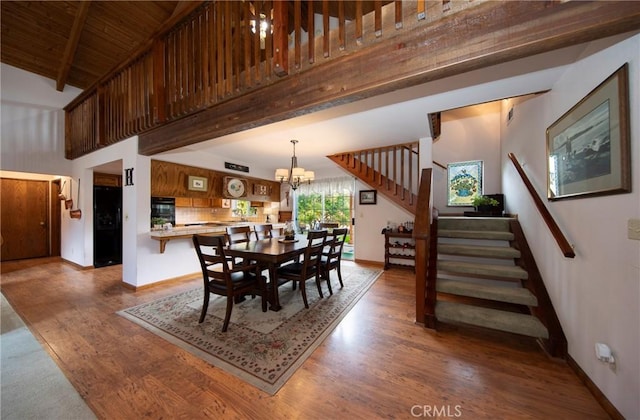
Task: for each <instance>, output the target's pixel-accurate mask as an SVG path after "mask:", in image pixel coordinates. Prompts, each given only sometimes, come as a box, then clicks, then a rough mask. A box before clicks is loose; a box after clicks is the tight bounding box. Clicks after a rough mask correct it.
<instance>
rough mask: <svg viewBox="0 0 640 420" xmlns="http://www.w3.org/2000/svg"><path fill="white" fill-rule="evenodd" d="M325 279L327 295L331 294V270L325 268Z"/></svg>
mask: <svg viewBox="0 0 640 420" xmlns="http://www.w3.org/2000/svg"><path fill="white" fill-rule="evenodd" d="M325 275H326V279H327V287H328V288H329V295H333V290H332V289H331V270H329V269H327V270H326V271H325Z"/></svg>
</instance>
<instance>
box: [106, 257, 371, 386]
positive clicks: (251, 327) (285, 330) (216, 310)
mask: <svg viewBox="0 0 640 420" xmlns="http://www.w3.org/2000/svg"><path fill="white" fill-rule="evenodd" d="M381 273H382V271H380V270H377V269H372V268H363V267H356V266H355V264H353V263H352V262H348V261H343V263H342V279H343V282H344V288H343V289H341V288H340V283H339V282H338V277H337V274H336V273H335V270H334V271H332V272H331V285H332V287H333V296H329V293H328V291H327V288H326V283H325V282H324V281H323V282H322V286H323V293H324V299H320V297H319V295H318V290H317V288H316V286H315V283H314V282H313V280H309V281H308V282H307V297H308V299H309V309H305V308H304V304H303V302H302V296H301V295H300V290H299V289H296V290H292V287H291V283H287V284H284V285H282V286H280V289H279V291H280V304H281V305H282V310H280V311H278V312H273V311H267V312H262V310H261V302H260V298H256V299H251V298H247V300H245V301H244V302H241V303H239V304H235V305H234V307H233V312H232V314H231V322H230V324H229V329H228V330H227V332H226V333H223V332H221V329H222V322H223V319H224V313H225V305H226V298H223V297H218V296H215V295H211V301H210V302H209V310H208V311H207V317H206V318H205V321H204V322H203V323H202V324H198V319H199V317H200V311H201V310H202V293H203V292H202V288H201V287H199V288H197V289H194V290H190V291H187V292H183V293H179V294H177V295H173V296H169V297H166V298H163V299H159V300H156V301H153V302H150V303H145V304H142V305H138V306H134V307H133V308H129V309H125V310H123V311H120V312H118V314H119V315H121V316H123V317H125V318H127V319H129V320H131V321H133V322H135V323H137V324H139V325H141V326H143V327H144V328H146V329H148V330H149V331H151V332H153V333H155V334H157V335H159V336H160V337H162V338H164V339H166V340H168V341H170V342H171V343H173V344H176V345H178V346H180V347H182V348H183V349H185V350H187V351H189V352H191V353H193V354H194V355H196V356H198V357H200V358H202V359H204V360H206V361H208V362H209V363H211V364H213V365H214V366H218V367H220V368H221V369H223V370H225V371H227V372H230V373H232V374H233V375H235V376H237V377H239V378H240V379H242V380H244V381H246V382H248V383H250V384H252V385H254V386H256V387H258V388H260V389H261V390H263V391H265V392H268V393H269V394H271V395H274V394H275V393H276V392H278V390H279V389H280V388H281V387H282V385H284V383H285V382H286V381H287V380H288V379H289V378H290V377H291V375H293V373H294V372H295V371H296V369H297V368H298V367H300V366H301V365H302V363H303V362H304V361H305V360H306V359H307V358H308V357H309V356H310V355H311V353H313V351H314V350H315V349H316V348H317V347H318V346H319V345H320V343H322V340H323V339H324V338H325V337H326V336H327V335H328V334H329V333H330V332H331V331H332V330H333V329H334V328H335V327H336V325H338V323H339V322H340V320H341V319H342V318H343V317H344V316H345V315H346V314H347V313H348V312H349V310H350V309H351V308H352V307H353V306H354V305H355V304H356V303H357V302H358V300H359V299H360V298H361V297H362V296H363V295H364V294H365V292H366V291H367V290H368V289H369V287H371V285H372V284H373V283H374V282H375V280H376V279H377V278H378V277H379V276H380V274H381Z"/></svg>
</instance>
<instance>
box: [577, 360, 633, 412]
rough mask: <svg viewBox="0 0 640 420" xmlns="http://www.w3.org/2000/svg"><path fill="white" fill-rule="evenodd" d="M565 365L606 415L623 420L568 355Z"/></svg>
mask: <svg viewBox="0 0 640 420" xmlns="http://www.w3.org/2000/svg"><path fill="white" fill-rule="evenodd" d="M567 364H568V365H569V367H570V368H571V369H573V371H574V372H575V373H576V375H578V378H580V380H581V381H582V383H584V384H585V386H586V387H587V389H588V390H589V392H591V394H592V395H593V396H594V398H595V399H596V401H597V402H598V404H600V406H601V407H602V408H603V409H604V411H606V412H607V414H608V415H609V416H610V417H611V418H612V419H615V420H624V416H623V415H622V414H621V413H620V412H619V411H618V409H617V408H616V407H615V406H614V405H613V404H611V401H609V400H608V399H607V397H606V396H605V395H604V394H603V393H602V391H600V388H598V387H597V386H596V384H594V383H593V381H592V380H591V378H589V376H588V375H587V374H586V373H585V372H584V370H582V368H581V367H580V365H578V363H577V362H576V361H575V360H573V358H572V357H571V355H570V354H567Z"/></svg>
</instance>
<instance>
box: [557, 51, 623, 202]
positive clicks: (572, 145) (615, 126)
mask: <svg viewBox="0 0 640 420" xmlns="http://www.w3.org/2000/svg"><path fill="white" fill-rule="evenodd" d="M628 86H629V84H628V64H626V63H625V65H624V66H622V67H620V68H619V69H618V70H617V71H616V72H615V73H613V74H612V75H611V76H609V77H608V78H607V80H605V81H604V82H602V83H601V84H600V85H599V86H598V87H596V88H595V89H594V90H592V91H591V92H589V94H588V95H587V96H586V97H584V98H583V99H582V100H581V101H580V102H578V103H577V104H576V105H575V106H574V107H573V108H571V109H570V110H569V111H567V112H566V113H565V114H564V115H563V116H561V117H560V118H559V119H558V120H557V121H556V122H554V123H553V124H551V126H549V128H548V129H547V169H548V170H547V197H548V198H549V200H559V199H563V198H576V197H584V196H595V195H608V194H620V193H628V192H631V158H630V156H631V154H630V150H631V149H630V140H629V139H630V134H629V133H630V128H629V93H628Z"/></svg>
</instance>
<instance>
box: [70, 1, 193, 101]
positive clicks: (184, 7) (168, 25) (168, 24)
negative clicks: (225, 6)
mask: <svg viewBox="0 0 640 420" xmlns="http://www.w3.org/2000/svg"><path fill="white" fill-rule="evenodd" d="M179 3H180V4H179V5H177V6H176V8H175V9H174V11H173V14H172V15H171V17H170V18H169V19H167V20H166V21H165V22H164V23H163V24H162V25H161V26H160V27H159V28H158V30H157V31H156V32H154V33H153V34H151V35H150V36H149V38H148V39H147V40H146V41H145V42H143V43H142V44H140V45H139V46H138V48H136V49H135V50H134V51H132V52H131V54H130V55H129V58H128V59H126V60H125V61H123V62H122V63H120V64H118V65H117V66H114V67H113V68H112V69H110V70H109V71H107V72H106V73H105V74H104V76H102V77H101V78H100V79H98V80H96V81H95V82H94V83H93V84H92V85H91V86H89V87H88V88H87V89H85V90H84V91H83V92H82V93H81V94H80V95H78V96H77V97H76V98H75V99H74V100H73V101H71V102H70V103H69V104H68V105H67V106H65V107H64V109H65V110H69V109H73V108H74V107H75V106H76V104H79V103H80V102H82V101H83V100H84V99H85V98H86V97H87V96H90V95H92V94H93V92H94V90H95V89H96V88H97V86H99V85H101V84H103V83H105V82H106V81H107V80H108V79H110V78H111V77H113V75H114V74H115V73H117V72H118V71H120V70H122V69H124V68H127V67H129V66H130V65H131V63H132V62H134V61H135V60H137V59H138V57H139V56H140V55H142V53H144V52H145V51H147V50H149V49H150V48H152V46H153V44H154V43H155V40H156V39H158V38H160V37H161V36H162V35H164V34H165V33H167V32H169V31H170V30H171V29H173V28H174V27H175V26H176V25H177V24H178V23H179V22H180V21H181V20H182V19H184V18H186V17H187V16H189V15H190V14H191V13H192V12H193V11H194V10H196V9H197V8H198V7H200V6H202V4H203V3H204V1H203V0H197V1H180V2H179Z"/></svg>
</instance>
